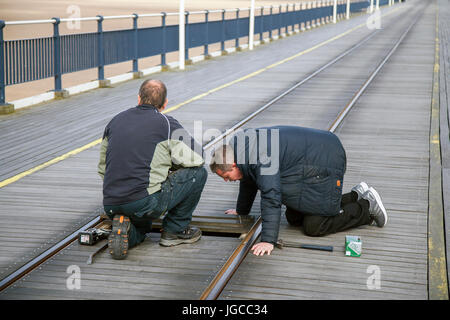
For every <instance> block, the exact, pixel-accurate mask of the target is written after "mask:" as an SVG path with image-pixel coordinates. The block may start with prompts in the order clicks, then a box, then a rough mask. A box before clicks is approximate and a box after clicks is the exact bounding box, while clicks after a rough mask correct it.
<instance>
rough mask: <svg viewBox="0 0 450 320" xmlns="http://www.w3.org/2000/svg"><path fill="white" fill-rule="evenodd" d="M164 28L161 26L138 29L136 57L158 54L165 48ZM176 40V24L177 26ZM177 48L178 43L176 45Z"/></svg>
mask: <svg viewBox="0 0 450 320" xmlns="http://www.w3.org/2000/svg"><path fill="white" fill-rule="evenodd" d="M163 32H164V29H163V28H162V27H153V28H143V29H138V58H145V57H150V56H154V55H158V54H160V53H162V52H164V51H166V52H167V49H166V48H164V42H163V37H164V34H163ZM176 32H177V41H178V26H177V31H176ZM177 50H178V45H177Z"/></svg>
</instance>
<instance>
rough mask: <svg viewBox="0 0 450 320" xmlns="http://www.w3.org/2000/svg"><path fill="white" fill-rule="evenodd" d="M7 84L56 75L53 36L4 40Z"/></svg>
mask: <svg viewBox="0 0 450 320" xmlns="http://www.w3.org/2000/svg"><path fill="white" fill-rule="evenodd" d="M4 64H5V85H12V84H18V83H23V82H28V81H34V80H39V79H45V78H49V77H53V76H54V70H53V37H47V38H38V39H23V40H7V41H5V42H4Z"/></svg>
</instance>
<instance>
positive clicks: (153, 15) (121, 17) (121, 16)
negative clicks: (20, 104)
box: [5, 1, 332, 25]
mask: <svg viewBox="0 0 450 320" xmlns="http://www.w3.org/2000/svg"><path fill="white" fill-rule="evenodd" d="M311 3H332V1H308V2H297V3H285V4H279V5H270V6H258V7H255V9H259V10H260V9H270V8H277V7H290V6H295V5H302V4H303V5H305V4H306V5H309V4H311ZM237 10H239V11H240V12H242V11H250V8H230V9H214V10H201V11H185V15H187V14H189V15H195V14H205V13H206V12H208V13H221V12H236V11H237ZM137 15H138V16H139V17H140V18H141V17H146V18H148V17H162V16H164V15H166V16H177V15H179V12H167V13H164V12H161V13H144V14H137ZM135 16H136V14H127V15H116V16H103V20H113V19H130V18H134V17H135ZM98 20H99V17H98V16H96V17H84V18H82V17H80V18H61V19H60V21H61V22H75V21H98ZM55 22H56V19H53V18H52V19H44V20H16V21H5V25H24V24H41V23H55Z"/></svg>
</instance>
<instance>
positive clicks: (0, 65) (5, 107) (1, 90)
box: [0, 20, 14, 114]
mask: <svg viewBox="0 0 450 320" xmlns="http://www.w3.org/2000/svg"><path fill="white" fill-rule="evenodd" d="M4 27H5V21H3V20H0V114H7V113H12V112H14V105H12V104H9V103H6V102H5V99H6V98H5V87H6V79H5V70H6V63H5V56H4V52H5V42H4V40H3V28H4Z"/></svg>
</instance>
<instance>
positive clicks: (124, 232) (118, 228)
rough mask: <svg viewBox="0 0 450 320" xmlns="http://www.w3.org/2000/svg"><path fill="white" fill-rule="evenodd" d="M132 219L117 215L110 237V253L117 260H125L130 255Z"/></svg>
mask: <svg viewBox="0 0 450 320" xmlns="http://www.w3.org/2000/svg"><path fill="white" fill-rule="evenodd" d="M130 223H131V221H130V218H128V217H126V216H122V215H121V216H115V217H114V219H113V223H112V232H111V234H110V235H109V238H108V248H109V249H110V250H109V253H110V254H111V255H112V257H113V259H115V260H123V259H125V258H126V257H127V255H128V228H129V225H130Z"/></svg>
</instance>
